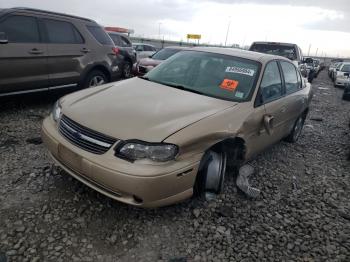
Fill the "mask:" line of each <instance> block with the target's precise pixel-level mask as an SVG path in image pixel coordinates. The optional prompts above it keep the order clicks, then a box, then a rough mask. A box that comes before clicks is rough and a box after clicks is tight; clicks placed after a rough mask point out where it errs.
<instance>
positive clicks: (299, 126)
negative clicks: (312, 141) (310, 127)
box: [284, 114, 306, 143]
mask: <svg viewBox="0 0 350 262" xmlns="http://www.w3.org/2000/svg"><path fill="white" fill-rule="evenodd" d="M305 118H306V115H305V114H303V115H301V116H299V117H298V119H297V120H296V121H295V123H294V126H293V129H292V131H291V132H290V134H289V135H288V136H287V137H286V138H285V139H284V140H285V141H287V142H289V143H295V142H297V141H298V139H299V137H300V135H301V132H302V130H303V127H304V122H305Z"/></svg>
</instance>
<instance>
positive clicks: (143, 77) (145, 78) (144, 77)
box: [138, 76, 151, 81]
mask: <svg viewBox="0 0 350 262" xmlns="http://www.w3.org/2000/svg"><path fill="white" fill-rule="evenodd" d="M138 78H141V79H143V80H147V81H151V80H150V79H149V78H148V77H147V76H138Z"/></svg>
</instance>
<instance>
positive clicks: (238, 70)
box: [225, 66, 255, 76]
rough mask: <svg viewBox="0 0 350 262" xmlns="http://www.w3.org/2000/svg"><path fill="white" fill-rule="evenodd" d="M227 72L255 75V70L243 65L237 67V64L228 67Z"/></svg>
mask: <svg viewBox="0 0 350 262" xmlns="http://www.w3.org/2000/svg"><path fill="white" fill-rule="evenodd" d="M225 72H226V73H236V74H242V75H248V76H253V75H254V73H255V71H254V70H252V69H249V68H242V67H236V66H228V67H227V68H226V71H225Z"/></svg>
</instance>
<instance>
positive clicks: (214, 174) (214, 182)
mask: <svg viewBox="0 0 350 262" xmlns="http://www.w3.org/2000/svg"><path fill="white" fill-rule="evenodd" d="M209 154H210V156H209V160H208V165H207V167H206V173H207V174H206V181H205V191H206V192H212V193H219V192H220V190H221V188H222V185H223V180H224V176H225V169H226V163H225V157H224V156H223V155H222V154H220V153H216V152H210V153H209Z"/></svg>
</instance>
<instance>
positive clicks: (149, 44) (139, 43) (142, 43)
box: [132, 43, 154, 47]
mask: <svg viewBox="0 0 350 262" xmlns="http://www.w3.org/2000/svg"><path fill="white" fill-rule="evenodd" d="M132 44H133V45H148V46H152V47H154V46H153V45H150V44H145V43H132Z"/></svg>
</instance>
